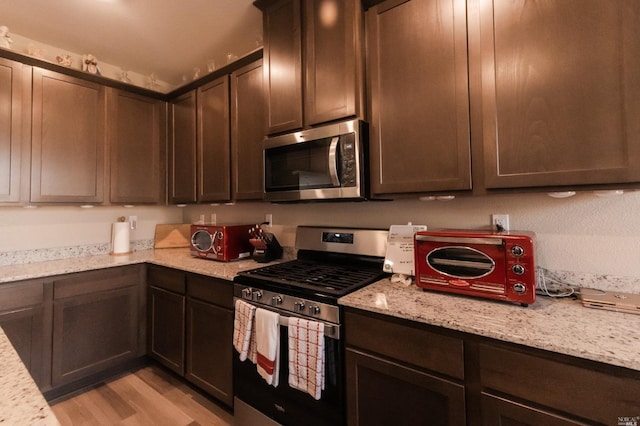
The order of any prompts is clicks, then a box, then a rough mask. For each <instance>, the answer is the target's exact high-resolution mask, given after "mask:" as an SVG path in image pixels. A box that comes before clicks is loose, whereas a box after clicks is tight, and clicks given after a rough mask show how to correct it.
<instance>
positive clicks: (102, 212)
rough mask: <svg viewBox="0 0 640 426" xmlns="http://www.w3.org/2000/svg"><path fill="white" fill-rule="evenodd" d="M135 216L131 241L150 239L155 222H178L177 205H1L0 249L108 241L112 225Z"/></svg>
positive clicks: (180, 215) (179, 216)
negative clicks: (129, 206) (123, 217)
mask: <svg viewBox="0 0 640 426" xmlns="http://www.w3.org/2000/svg"><path fill="white" fill-rule="evenodd" d="M130 215H135V216H138V228H137V229H136V230H135V231H131V240H132V241H136V240H145V239H153V236H154V232H155V225H156V223H181V222H182V210H181V209H179V208H177V207H134V208H122V207H94V208H92V209H82V208H80V207H40V208H36V209H23V208H19V207H0V252H2V251H20V250H32V249H41V248H55V247H72V246H80V245H89V244H101V243H109V242H110V241H111V224H112V223H113V222H115V221H116V220H117V218H118V217H120V216H130Z"/></svg>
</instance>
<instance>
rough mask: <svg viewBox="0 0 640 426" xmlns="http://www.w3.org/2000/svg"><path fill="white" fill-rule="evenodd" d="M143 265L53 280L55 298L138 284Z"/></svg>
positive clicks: (78, 274)
mask: <svg viewBox="0 0 640 426" xmlns="http://www.w3.org/2000/svg"><path fill="white" fill-rule="evenodd" d="M140 268H142V266H138V265H131V266H120V267H117V268H107V269H100V270H97V271H90V272H79V273H77V274H73V275H68V276H65V277H63V278H59V279H56V280H55V281H54V282H53V298H54V299H62V298H65V297H73V296H79V295H81V294H90V293H97V292H100V291H105V290H114V289H117V288H123V287H130V286H137V285H138V284H140V283H141V281H142V276H141V274H140Z"/></svg>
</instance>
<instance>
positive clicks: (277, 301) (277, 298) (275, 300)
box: [271, 295, 282, 306]
mask: <svg viewBox="0 0 640 426" xmlns="http://www.w3.org/2000/svg"><path fill="white" fill-rule="evenodd" d="M271 304H272V305H273V306H277V305H282V296H280V295H277V296H273V297H272V298H271Z"/></svg>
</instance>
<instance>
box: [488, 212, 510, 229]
mask: <svg viewBox="0 0 640 426" xmlns="http://www.w3.org/2000/svg"><path fill="white" fill-rule="evenodd" d="M491 228H492V229H493V230H494V231H508V230H509V215H508V214H492V215H491Z"/></svg>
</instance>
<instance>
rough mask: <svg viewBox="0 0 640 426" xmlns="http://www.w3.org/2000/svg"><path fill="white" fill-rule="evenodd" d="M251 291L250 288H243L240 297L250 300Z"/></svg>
mask: <svg viewBox="0 0 640 426" xmlns="http://www.w3.org/2000/svg"><path fill="white" fill-rule="evenodd" d="M251 293H253V290H251V289H250V288H243V289H242V298H243V299H249V300H251Z"/></svg>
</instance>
